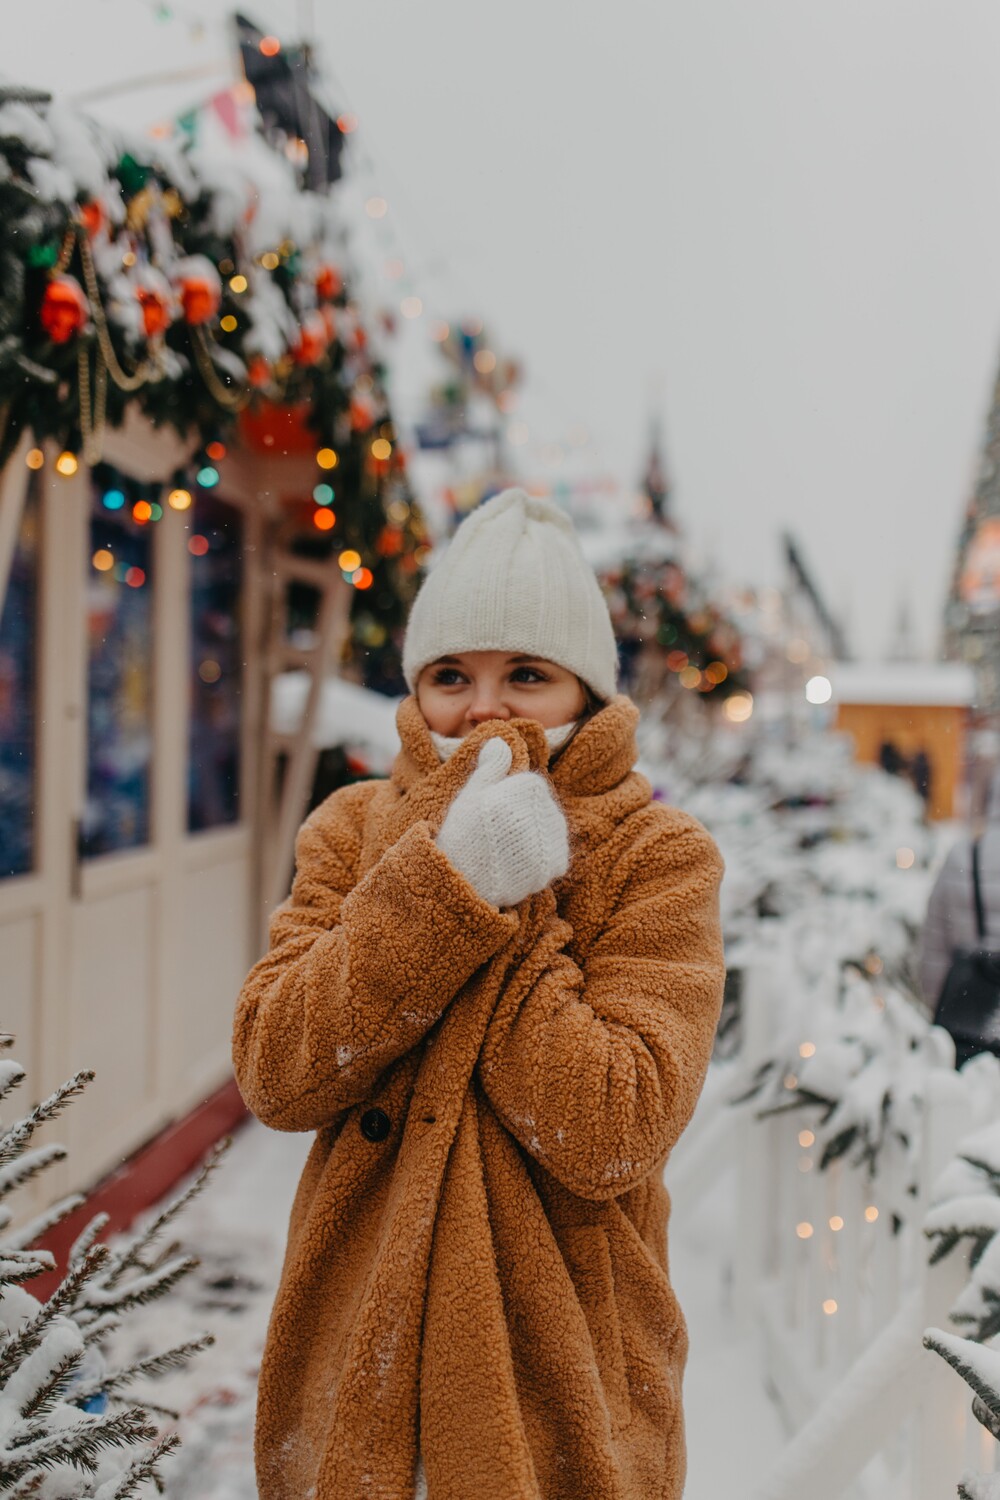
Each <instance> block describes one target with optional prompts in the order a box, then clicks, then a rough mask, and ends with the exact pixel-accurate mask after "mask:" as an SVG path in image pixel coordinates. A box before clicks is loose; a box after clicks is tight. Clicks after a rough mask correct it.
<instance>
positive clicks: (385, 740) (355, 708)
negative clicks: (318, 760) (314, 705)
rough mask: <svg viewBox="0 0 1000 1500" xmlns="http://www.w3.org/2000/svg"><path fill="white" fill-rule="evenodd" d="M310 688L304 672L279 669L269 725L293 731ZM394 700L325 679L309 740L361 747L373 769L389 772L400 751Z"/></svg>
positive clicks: (323, 746) (277, 730)
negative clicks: (281, 670)
mask: <svg viewBox="0 0 1000 1500" xmlns="http://www.w3.org/2000/svg"><path fill="white" fill-rule="evenodd" d="M308 692H309V674H308V673H307V672H282V673H281V674H280V676H278V677H276V678H275V679H274V686H273V688H272V691H271V728H272V729H273V730H274V731H275V733H277V734H295V733H296V731H297V730H298V727H299V725H300V724H301V722H302V712H303V709H304V708H305V704H306V695H307V694H308ZM398 705H399V699H398V698H387V697H385V695H384V694H382V693H373V692H372V691H371V689H370V688H363V687H359V686H358V684H357V683H355V682H345V681H344V680H343V679H342V678H340V677H328V678H327V679H326V680H325V682H324V683H323V687H322V689H321V692H320V700H319V712H318V714H317V715H316V727H315V730H314V731H313V743H314V744H315V745H316V746H317V747H318V748H319V749H320V750H328V749H330V748H331V747H332V746H334V745H343V746H345V747H346V748H348V749H357V750H362V751H366V752H367V753H368V756H369V757H370V758H371V761H372V769H373V770H374V771H383V770H388V767H389V765H390V764H391V763H392V760H393V757H394V756H395V754H396V752H397V750H398V749H399V735H398V734H397V733H396V709H397V707H398Z"/></svg>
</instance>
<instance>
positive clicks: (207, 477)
mask: <svg viewBox="0 0 1000 1500" xmlns="http://www.w3.org/2000/svg"><path fill="white" fill-rule="evenodd" d="M218 482H219V471H218V469H213V468H212V465H211V464H206V465H205V467H204V468H203V469H199V470H198V483H199V484H200V485H201V487H202V489H203V490H212V489H214V488H215V486H216V485H217V484H218Z"/></svg>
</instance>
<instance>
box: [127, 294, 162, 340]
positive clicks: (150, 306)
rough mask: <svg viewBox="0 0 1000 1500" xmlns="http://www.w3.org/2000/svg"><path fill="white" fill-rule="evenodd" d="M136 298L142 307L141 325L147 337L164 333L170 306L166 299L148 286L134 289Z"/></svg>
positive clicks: (154, 336) (150, 337)
mask: <svg viewBox="0 0 1000 1500" xmlns="http://www.w3.org/2000/svg"><path fill="white" fill-rule="evenodd" d="M135 295H136V298H137V299H138V302H139V306H140V307H141V308H142V326H143V328H144V329H145V330H146V337H147V338H148V339H152V338H156V337H157V336H158V335H159V334H161V333H166V331H167V329H168V328H169V327H170V308H169V306H168V305H167V299H166V298H165V297H164V296H162V295H161V294H160V293H159V292H157V291H155V290H154V289H153V288H152V287H149V286H140V287H138V288H137V289H136V294H135Z"/></svg>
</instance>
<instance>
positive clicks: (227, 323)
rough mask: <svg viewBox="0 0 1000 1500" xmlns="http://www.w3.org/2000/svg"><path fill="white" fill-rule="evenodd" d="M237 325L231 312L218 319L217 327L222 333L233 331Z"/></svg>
mask: <svg viewBox="0 0 1000 1500" xmlns="http://www.w3.org/2000/svg"><path fill="white" fill-rule="evenodd" d="M239 326H240V325H239V322H238V320H237V319H236V318H234V317H233V315H232V313H226V316H225V317H224V318H220V319H219V327H220V328H221V329H222V331H223V333H233V332H235V330H236V329H237V328H238V327H239Z"/></svg>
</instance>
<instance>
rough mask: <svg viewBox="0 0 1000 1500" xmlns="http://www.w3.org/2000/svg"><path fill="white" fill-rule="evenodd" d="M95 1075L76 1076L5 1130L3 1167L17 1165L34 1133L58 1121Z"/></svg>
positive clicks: (0, 1154)
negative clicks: (50, 1122) (17, 1160)
mask: <svg viewBox="0 0 1000 1500" xmlns="http://www.w3.org/2000/svg"><path fill="white" fill-rule="evenodd" d="M93 1078H94V1074H93V1072H92V1071H90V1070H87V1069H83V1070H82V1071H81V1072H79V1073H75V1074H74V1075H73V1077H72V1078H70V1079H69V1080H68V1081H67V1082H66V1083H64V1084H61V1085H60V1087H59V1088H57V1089H56V1090H55V1092H54V1093H52V1094H50V1095H49V1097H48V1098H47V1099H43V1100H42V1102H41V1103H40V1104H36V1105H35V1107H34V1109H33V1110H32V1111H31V1113H30V1114H29V1115H26V1116H25V1118H24V1119H23V1120H18V1121H17V1123H16V1124H15V1125H12V1126H11V1127H10V1129H9V1130H5V1131H4V1133H3V1135H2V1136H0V1167H2V1166H5V1165H6V1164H7V1163H8V1162H12V1161H14V1160H15V1159H16V1158H17V1157H19V1156H20V1155H21V1153H22V1152H23V1151H24V1149H25V1147H26V1146H27V1144H28V1142H29V1141H30V1140H31V1137H32V1136H33V1135H34V1133H35V1131H36V1130H38V1129H39V1127H40V1126H42V1125H47V1124H48V1123H49V1121H50V1120H55V1119H58V1117H59V1115H61V1114H62V1112H63V1110H64V1109H65V1108H66V1106H67V1105H68V1104H71V1103H72V1102H73V1100H74V1099H76V1098H78V1097H79V1096H80V1094H82V1093H83V1091H84V1089H85V1088H86V1087H87V1084H88V1083H91V1082H92V1081H93Z"/></svg>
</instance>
